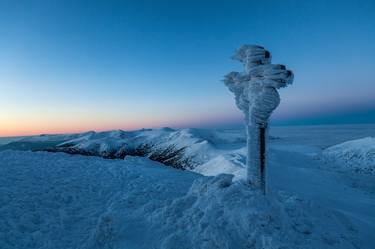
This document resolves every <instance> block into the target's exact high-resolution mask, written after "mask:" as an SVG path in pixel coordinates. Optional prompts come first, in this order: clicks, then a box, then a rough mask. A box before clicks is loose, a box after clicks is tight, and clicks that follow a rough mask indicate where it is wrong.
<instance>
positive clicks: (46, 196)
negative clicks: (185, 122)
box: [0, 125, 375, 249]
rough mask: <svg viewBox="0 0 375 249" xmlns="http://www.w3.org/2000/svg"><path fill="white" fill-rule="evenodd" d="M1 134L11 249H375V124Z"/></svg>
mask: <svg viewBox="0 0 375 249" xmlns="http://www.w3.org/2000/svg"><path fill="white" fill-rule="evenodd" d="M267 153H268V158H267V174H266V175H267V186H268V187H267V188H268V190H267V195H266V196H264V195H262V194H260V193H258V192H257V191H254V190H252V188H251V187H250V186H249V185H248V184H247V183H246V181H245V180H244V179H245V177H246V175H245V174H246V169H245V165H246V134H245V130H244V129H242V128H238V129H172V128H162V129H142V130H137V131H121V130H116V131H108V132H93V131H92V132H86V133H81V134H63V135H40V136H32V137H20V138H0V248H1V249H10V248H12V249H13V248H29V249H34V248H44V249H47V248H48V249H49V248H51V249H54V248H56V249H57V248H64V249H70V248H80V249H84V248H98V249H99V248H103V249H109V248H113V249H115V248H116V249H123V248H126V249H128V248H129V249H133V248H134V249H137V248H145V249H146V248H147V249H153V248H155V249H156V248H169V249H185V248H186V249H190V248H194V249H195V248H205V249H214V248H233V249H237V248H239V249H241V248H256V249H281V248H285V249H287V248H288V249H289V248H311V249H319V248H340V249H341V248H344V249H345V248H364V249H372V248H375V246H374V245H375V244H374V242H373V238H374V236H375V125H341V126H294V127H271V129H270V138H269V148H268V149H267Z"/></svg>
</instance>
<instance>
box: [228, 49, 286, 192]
mask: <svg viewBox="0 0 375 249" xmlns="http://www.w3.org/2000/svg"><path fill="white" fill-rule="evenodd" d="M233 58H234V59H237V60H239V61H240V62H242V63H244V66H245V71H244V72H242V73H239V72H231V73H229V74H227V75H226V76H225V79H224V83H225V85H226V86H227V87H228V88H229V90H230V91H231V92H233V93H234V95H235V99H236V105H237V107H238V108H239V109H240V110H241V111H242V112H243V113H244V114H245V122H246V126H247V148H248V153H247V178H248V181H249V182H250V183H251V184H252V185H254V186H255V187H257V188H261V189H262V190H263V192H265V172H264V170H265V160H266V157H265V149H266V147H265V143H266V137H267V124H268V119H269V117H270V116H271V113H272V112H273V110H275V109H276V107H277V106H278V105H279V103H280V96H279V93H278V92H277V89H279V88H281V87H286V86H287V85H288V84H291V83H292V81H293V73H292V71H290V70H287V69H286V67H285V66H284V65H278V64H271V54H270V52H268V51H267V50H265V49H264V48H263V47H261V46H256V45H243V46H241V47H240V48H239V49H238V50H237V51H236V53H235V55H234V56H233Z"/></svg>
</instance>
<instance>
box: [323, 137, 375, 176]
mask: <svg viewBox="0 0 375 249" xmlns="http://www.w3.org/2000/svg"><path fill="white" fill-rule="evenodd" d="M322 156H323V159H324V160H326V161H328V162H333V163H335V164H336V165H338V166H339V167H341V168H342V169H346V170H348V169H350V170H354V171H357V172H363V173H375V137H365V138H362V139H356V140H351V141H347V142H344V143H341V144H338V145H334V146H331V147H329V148H327V149H325V150H324V151H323V153H322Z"/></svg>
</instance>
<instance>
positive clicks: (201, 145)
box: [1, 128, 246, 177]
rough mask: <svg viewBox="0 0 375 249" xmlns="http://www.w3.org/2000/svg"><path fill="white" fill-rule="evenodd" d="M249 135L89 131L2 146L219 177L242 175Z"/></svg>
mask: <svg viewBox="0 0 375 249" xmlns="http://www.w3.org/2000/svg"><path fill="white" fill-rule="evenodd" d="M245 145H246V135H245V133H244V131H242V130H205V129H178V130H174V129H171V128H162V129H141V130H136V131H122V130H115V131H106V132H94V131H90V132H86V133H81V134H73V135H41V136H33V137H27V138H24V139H21V140H18V141H16V142H13V143H9V144H7V145H5V146H3V147H1V149H2V150H4V149H21V150H34V151H49V152H65V153H69V154H81V155H91V156H101V157H104V158H120V159H123V158H124V157H125V156H142V157H148V158H150V159H151V160H153V161H158V162H161V163H163V164H165V165H169V166H173V167H175V168H180V169H189V170H193V171H196V172H199V173H202V174H205V175H216V174H217V167H216V166H217V165H218V164H221V165H222V166H223V167H226V172H227V173H234V174H235V175H236V176H237V177H240V176H241V175H243V173H244V172H242V170H241V168H243V167H244V163H245V156H244V155H245V151H244V150H243V149H242V148H243V147H244V146H245Z"/></svg>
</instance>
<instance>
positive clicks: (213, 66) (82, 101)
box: [0, 0, 375, 136]
mask: <svg viewBox="0 0 375 249" xmlns="http://www.w3.org/2000/svg"><path fill="white" fill-rule="evenodd" d="M243 43H249V44H259V45H263V46H264V47H266V48H267V49H268V50H270V51H271V53H272V56H273V63H280V64H285V65H287V67H288V68H290V69H292V70H293V72H294V74H295V79H294V85H292V86H290V87H288V88H286V89H282V90H281V91H280V95H281V105H280V107H279V108H278V109H277V110H276V112H275V113H274V115H273V121H272V122H273V123H274V124H324V123H375V80H374V79H375V45H374V44H375V1H365V0H363V1H345V0H341V1H297V0H296V1H282V0H277V1H250V0H247V1H238V0H234V1H233V0H227V1H220V0H216V1H208V0H207V1H204V0H199V1H198V0H189V1H185V0H182V1H172V0H170V1H156V0H155V1H151V0H150V1H142V0H138V1H130V0H129V1H126V0H123V1H104V0H103V1H76V0H72V1H69V0H64V1H62V0H61V1H54V0H45V1H31V0H27V1H22V0H17V1H14V0H0V136H10V135H25V134H37V133H57V132H76V131H85V130H108V129H136V128H142V127H161V126H171V127H206V126H225V125H231V124H236V123H240V122H241V119H242V114H241V113H240V111H238V110H237V108H236V107H235V104H234V100H233V96H232V94H231V93H230V92H229V91H228V90H227V89H226V87H225V86H224V85H223V83H222V82H221V80H222V78H223V75H225V74H226V73H228V72H230V71H241V70H242V65H241V64H240V63H238V62H236V61H232V60H231V59H230V58H229V57H230V56H231V55H232V53H233V51H234V49H236V48H237V47H238V46H240V45H241V44H243Z"/></svg>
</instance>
